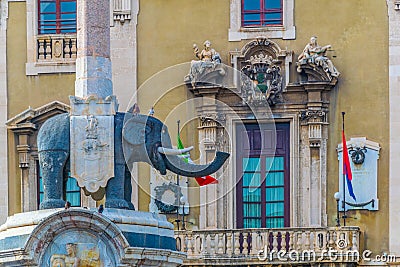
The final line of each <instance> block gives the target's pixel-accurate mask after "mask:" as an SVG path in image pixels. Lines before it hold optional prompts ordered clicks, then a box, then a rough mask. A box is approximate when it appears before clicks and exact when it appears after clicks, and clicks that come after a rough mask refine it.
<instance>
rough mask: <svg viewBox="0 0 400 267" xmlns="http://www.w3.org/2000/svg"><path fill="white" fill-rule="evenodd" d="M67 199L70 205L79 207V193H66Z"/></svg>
mask: <svg viewBox="0 0 400 267" xmlns="http://www.w3.org/2000/svg"><path fill="white" fill-rule="evenodd" d="M67 200H68V201H69V202H70V203H71V206H72V207H79V206H80V205H81V193H80V192H79V193H78V192H74V193H67Z"/></svg>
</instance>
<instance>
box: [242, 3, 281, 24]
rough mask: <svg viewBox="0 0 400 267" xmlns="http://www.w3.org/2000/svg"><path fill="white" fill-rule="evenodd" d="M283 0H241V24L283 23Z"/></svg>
mask: <svg viewBox="0 0 400 267" xmlns="http://www.w3.org/2000/svg"><path fill="white" fill-rule="evenodd" d="M282 1H283V0H242V26H243V27H262V26H268V25H283V4H282Z"/></svg>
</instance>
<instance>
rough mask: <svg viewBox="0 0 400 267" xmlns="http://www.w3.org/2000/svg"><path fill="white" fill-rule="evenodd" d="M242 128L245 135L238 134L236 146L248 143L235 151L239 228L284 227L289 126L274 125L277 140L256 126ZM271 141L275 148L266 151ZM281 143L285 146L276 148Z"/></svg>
mask: <svg viewBox="0 0 400 267" xmlns="http://www.w3.org/2000/svg"><path fill="white" fill-rule="evenodd" d="M245 128H246V129H240V131H242V133H244V134H240V133H239V134H238V135H237V136H238V138H237V142H238V143H245V142H246V141H247V142H248V144H249V145H248V146H240V149H238V160H239V161H238V173H239V175H240V176H239V177H238V178H239V182H238V189H237V201H238V202H237V212H238V227H239V228H241V227H243V228H259V227H267V228H281V227H287V226H289V214H290V213H289V140H288V136H289V124H287V123H282V124H276V138H275V137H274V136H273V135H271V134H269V131H268V129H263V130H260V128H259V127H258V126H257V125H255V124H248V125H246V127H245ZM263 128H264V127H263ZM267 128H268V127H267ZM261 133H263V134H261ZM261 135H262V136H261ZM261 137H262V138H261ZM243 138H246V139H248V140H242V139H243ZM267 139H270V140H267ZM262 140H263V142H261V141H262ZM271 142H273V143H275V145H274V146H273V147H276V148H278V149H276V150H275V149H272V148H269V144H270V143H271ZM281 143H282V144H284V146H282V147H281V146H280V145H278V144H281ZM263 144H264V145H263Z"/></svg>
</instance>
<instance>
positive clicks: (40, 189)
mask: <svg viewBox="0 0 400 267" xmlns="http://www.w3.org/2000/svg"><path fill="white" fill-rule="evenodd" d="M39 170H40V169H39ZM39 172H40V171H39ZM39 175H40V178H39V203H42V201H43V197H44V193H43V179H42V177H41V176H42V175H41V174H39Z"/></svg>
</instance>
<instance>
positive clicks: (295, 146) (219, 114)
mask: <svg viewBox="0 0 400 267" xmlns="http://www.w3.org/2000/svg"><path fill="white" fill-rule="evenodd" d="M261 53H262V55H263V56H260V54H261ZM230 54H231V63H232V65H233V67H234V68H235V69H236V70H241V69H242V67H243V66H244V65H245V64H249V62H253V61H257V62H261V63H262V62H264V61H265V62H267V61H268V62H272V63H273V64H276V65H278V66H279V67H280V68H281V69H282V76H283V82H282V87H283V88H282V99H283V100H282V102H280V103H279V102H278V103H276V104H275V105H273V106H269V108H268V103H267V101H264V103H263V104H264V105H251V104H250V105H251V109H252V110H250V109H249V105H248V100H247V99H244V98H243V95H242V94H241V83H240V82H239V77H238V76H239V75H240V72H239V71H237V73H235V72H234V73H233V75H227V77H233V80H234V86H233V87H229V88H228V87H227V86H226V87H224V86H223V85H214V86H212V85H209V86H203V87H200V86H199V87H196V88H191V87H189V86H188V89H189V90H190V91H191V92H193V93H194V96H195V97H198V98H200V99H199V101H198V105H197V106H196V107H195V108H196V110H197V114H198V117H199V122H200V124H199V127H198V129H199V140H200V141H201V143H200V146H199V149H200V151H201V155H203V157H202V158H201V160H202V162H201V163H206V162H207V160H209V159H211V158H212V155H213V153H214V152H215V150H217V148H218V150H223V151H235V148H236V146H237V145H238V144H235V142H231V140H228V139H227V137H226V136H230V137H232V138H233V140H235V138H236V137H235V136H236V132H235V131H236V130H235V129H236V124H237V123H243V122H254V120H256V117H255V114H257V121H258V122H259V123H267V122H270V121H271V118H272V119H274V120H275V121H276V122H284V123H289V124H290V140H291V144H290V159H291V160H290V167H289V168H290V169H289V171H290V195H291V197H290V225H291V226H293V227H310V226H315V227H321V226H326V225H327V204H326V203H327V197H326V184H327V166H326V163H327V158H328V155H327V139H328V133H329V131H328V125H329V121H328V116H327V114H328V113H329V110H330V108H329V103H330V101H329V100H330V94H331V93H330V91H331V90H333V89H334V87H335V85H336V83H337V79H332V80H330V79H327V78H326V79H324V78H323V77H322V78H321V77H320V76H321V75H325V72H323V73H318V72H315V71H314V70H311V69H310V75H311V74H312V75H314V76H315V79H314V80H312V81H310V80H308V79H302V80H300V81H299V82H296V83H291V82H290V81H289V68H290V63H291V62H292V55H293V52H292V51H286V50H283V49H281V48H280V47H279V46H278V45H277V44H276V43H274V42H273V41H271V40H269V39H267V38H264V37H260V38H257V39H255V40H252V41H250V42H249V43H247V44H245V45H244V46H243V48H242V49H240V50H239V51H234V52H231V53H230ZM221 102H223V103H221ZM225 105H226V106H225ZM231 162H236V155H235V153H232V159H231ZM234 166H235V164H234V163H230V164H228V166H227V168H225V171H220V172H218V173H217V174H216V175H219V177H222V178H221V179H220V183H219V184H218V185H215V186H209V187H202V188H200V202H201V203H207V204H205V205H202V206H201V207H200V219H199V221H200V229H212V228H218V227H220V228H225V227H227V228H234V227H236V207H235V202H236V193H235V192H236V191H235V190H234V188H235V186H236V185H235V182H234V181H232V177H237V173H236V168H235V167H234ZM233 180H235V181H236V179H233ZM299 214H301V216H299Z"/></svg>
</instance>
